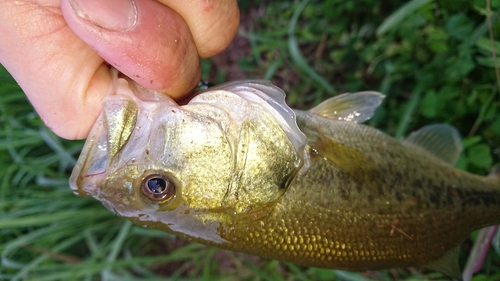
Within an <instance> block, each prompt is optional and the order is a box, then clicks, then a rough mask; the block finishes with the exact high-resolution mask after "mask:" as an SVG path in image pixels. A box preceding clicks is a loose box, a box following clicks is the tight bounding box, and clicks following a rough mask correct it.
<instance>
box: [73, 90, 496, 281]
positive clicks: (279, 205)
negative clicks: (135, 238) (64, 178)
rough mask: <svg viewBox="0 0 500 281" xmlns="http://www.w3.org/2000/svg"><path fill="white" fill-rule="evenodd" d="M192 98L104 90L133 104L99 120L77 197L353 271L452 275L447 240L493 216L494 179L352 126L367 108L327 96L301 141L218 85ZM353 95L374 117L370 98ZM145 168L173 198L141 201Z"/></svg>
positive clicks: (241, 246) (305, 123) (307, 119)
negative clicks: (181, 101)
mask: <svg viewBox="0 0 500 281" xmlns="http://www.w3.org/2000/svg"><path fill="white" fill-rule="evenodd" d="M242 83H244V82H242ZM257 84H258V83H257ZM233 86H234V85H233ZM233 86H231V87H233ZM256 87H257V86H256ZM138 92H144V90H143V89H140V88H138V90H135V91H134V95H137V94H138ZM368 96H370V95H368ZM372 96H373V97H375V96H374V95H372ZM273 98H276V97H275V96H273ZM141 99H142V100H141ZM148 99H149V100H148ZM116 100H119V102H117V101H116ZM144 100H145V101H144ZM194 100H195V101H196V102H194V103H193V104H188V105H186V106H183V107H179V106H177V105H176V104H175V103H174V102H173V101H171V100H168V99H166V98H163V97H160V96H157V95H154V93H149V95H148V94H144V93H143V95H142V97H141V96H140V93H139V98H135V97H134V96H133V95H131V96H128V97H122V96H120V97H112V98H110V99H109V100H108V102H107V103H108V104H117V103H118V104H120V103H123V107H124V108H125V107H126V108H129V109H127V110H129V111H130V110H131V109H130V108H134V106H132V104H138V105H139V106H137V109H135V110H136V111H135V113H130V114H125V115H123V114H121V113H120V114H121V115H120V114H118V113H119V112H120V111H119V110H115V111H107V112H108V113H109V114H108V117H107V119H101V121H99V122H101V123H100V124H99V122H98V124H97V125H96V127H95V129H94V130H93V132H92V133H91V138H90V139H89V140H88V141H87V142H88V143H89V145H88V146H87V145H86V147H85V148H84V151H83V152H82V156H81V159H80V160H79V164H78V165H77V167H76V168H75V171H74V173H73V175H72V179H71V182H72V183H71V184H72V187H73V189H74V190H75V192H77V193H78V194H80V195H91V196H94V197H95V198H96V199H98V200H100V201H101V202H103V204H104V205H105V206H107V207H108V208H109V209H110V210H112V211H114V212H115V213H117V214H118V215H120V216H123V217H125V218H128V219H130V220H132V221H134V222H135V223H137V224H140V225H145V226H149V227H154V228H158V229H162V230H164V231H168V232H171V233H174V234H176V235H178V236H181V237H184V238H187V239H191V240H195V241H198V242H202V243H206V244H211V245H216V246H219V247H222V248H226V249H230V250H235V251H241V252H246V253H250V254H255V255H259V256H262V257H266V258H271V259H279V260H285V261H291V262H294V263H297V264H301V265H307V266H315V267H323V268H336V269H345V270H357V271H359V270H367V269H383V268H395V267H409V266H425V267H429V266H430V267H431V268H437V269H438V270H439V267H442V266H449V267H451V269H450V270H448V269H443V270H440V271H442V272H445V273H447V274H452V275H453V274H454V275H457V274H456V270H457V269H456V268H455V267H456V260H455V259H456V257H454V248H456V246H457V245H459V244H460V243H461V242H462V241H463V240H464V239H465V238H466V237H467V235H468V234H469V233H470V232H471V231H472V230H474V229H478V228H480V227H483V226H487V225H492V224H496V223H499V222H500V216H499V211H500V210H499V209H500V192H499V191H500V182H499V180H498V179H497V178H496V177H480V176H476V175H472V174H469V173H467V172H464V171H460V170H458V169H456V168H454V167H453V166H452V165H451V164H450V163H447V162H445V161H442V160H441V159H439V157H437V156H436V155H433V154H432V153H431V152H429V151H428V149H426V148H425V146H419V143H411V142H406V143H405V142H401V141H398V140H395V139H393V138H391V137H389V136H388V135H386V134H384V133H382V132H380V131H378V130H376V129H373V128H370V127H368V126H365V125H362V124H358V123H356V122H354V121H356V120H358V121H359V120H361V119H359V118H362V117H363V116H361V117H359V118H358V117H354V119H355V120H354V121H353V120H351V119H349V118H350V117H349V118H347V117H345V118H337V119H341V120H333V119H335V117H336V115H335V114H333V113H332V114H331V115H329V114H330V113H331V108H330V107H331V105H328V104H326V106H323V107H321V106H319V107H317V108H316V110H315V109H313V110H311V111H295V114H296V121H297V124H298V128H300V131H301V132H303V133H304V134H305V136H306V137H307V142H306V143H304V144H303V145H300V140H297V139H300V137H296V139H295V140H294V141H290V139H293V138H294V137H293V136H292V137H290V134H288V135H287V134H286V133H284V132H283V131H286V129H283V128H284V127H286V128H288V127H287V125H286V124H285V125H283V124H282V123H280V122H277V121H276V118H277V117H276V115H273V114H268V113H267V109H262V108H260V107H259V106H256V105H251V106H252V108H251V110H246V109H245V106H247V105H246V104H245V101H244V100H241V99H240V98H236V97H233V96H231V95H230V94H229V93H226V92H217V93H213V95H210V96H209V95H206V96H205V97H204V98H199V99H198V100H196V99H194ZM225 102H228V104H225ZM351 102H352V101H348V102H347V105H349V104H351ZM206 103H208V104H210V105H207V104H206ZM360 103H361V104H363V103H365V104H368V106H367V107H368V108H369V109H366V110H361V112H362V113H361V115H363V114H364V115H366V116H368V115H369V116H371V114H372V113H373V110H374V109H375V108H376V107H377V106H378V103H379V102H378V103H372V102H369V101H366V100H362V101H361V102H360ZM332 104H333V105H334V106H333V107H334V108H335V106H337V107H338V108H339V109H341V108H342V107H341V106H339V104H338V101H337V104H336V103H332ZM351 105H352V104H351ZM343 106H345V104H344V105H343ZM356 108H358V107H356ZM245 110H246V111H245ZM132 111H134V109H132ZM284 111H286V108H285V110H284ZM340 111H342V110H340ZM347 111H349V110H347ZM113 112H117V113H113ZM352 112H356V111H352ZM245 114H246V115H249V116H250V117H248V118H247V117H246V115H245ZM130 116H136V117H135V118H136V119H135V120H137V121H136V122H137V123H135V124H133V125H130V124H129V123H131V121H130V120H133V118H131V117H130ZM325 116H326V117H325ZM346 116H347V115H346ZM349 116H350V115H349ZM369 116H368V118H369ZM365 119H366V118H365ZM144 120H150V121H147V122H146V121H144ZM109 124H115V125H114V128H115V129H116V128H117V127H118V128H119V127H120V126H121V127H123V130H122V131H120V130H118V131H117V132H114V131H113V130H110V129H109V128H108V129H107V128H106V126H107V125H108V126H109ZM120 124H121V125H120ZM131 126H132V127H133V130H131V129H130V128H132V127H131ZM440 128H442V129H443V130H447V129H446V127H440ZM289 129H290V128H289ZM290 130H291V131H294V129H293V128H291V129H290ZM115 131H116V130H115ZM427 131H430V130H427ZM123 132H125V133H123ZM126 135H128V136H126ZM110 141H111V142H110ZM113 143H114V146H113ZM450 145H451V144H450ZM105 146H108V147H109V149H100V150H99V149H97V148H96V147H105ZM117 146H118V147H117ZM108 150H109V151H108ZM437 154H439V153H437ZM451 158H453V157H451ZM301 159H304V161H305V163H303V161H302V160H301ZM96 163H99V164H98V165H97V164H96ZM150 175H159V176H161V177H164V178H166V179H168V180H169V181H170V183H171V184H172V185H173V186H175V194H174V195H173V196H172V197H170V198H169V199H168V200H167V201H162V202H158V201H154V200H151V199H150V198H148V197H147V196H145V194H144V192H143V188H144V183H143V181H144V179H145V178H147V177H148V176H150ZM141 187H142V188H141ZM443 257H444V258H443ZM434 265H437V266H434Z"/></svg>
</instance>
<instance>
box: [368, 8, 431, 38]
mask: <svg viewBox="0 0 500 281" xmlns="http://www.w3.org/2000/svg"><path fill="white" fill-rule="evenodd" d="M430 2H431V0H412V1H410V2H408V3H406V4H405V5H404V6H402V7H401V8H399V9H398V10H397V11H396V12H394V13H392V14H391V15H390V16H389V17H388V18H387V19H385V21H384V22H383V23H382V24H381V25H380V26H379V27H378V28H377V36H382V35H384V33H387V32H388V31H389V30H391V29H393V28H396V27H398V26H399V24H400V23H401V21H403V20H404V19H405V18H407V17H408V16H410V15H411V14H413V13H414V12H415V11H416V10H418V9H419V8H420V7H422V6H424V5H426V4H428V3H430Z"/></svg>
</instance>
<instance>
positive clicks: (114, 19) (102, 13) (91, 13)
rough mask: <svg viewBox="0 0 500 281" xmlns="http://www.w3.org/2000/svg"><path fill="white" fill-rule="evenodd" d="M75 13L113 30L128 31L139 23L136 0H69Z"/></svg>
mask: <svg viewBox="0 0 500 281" xmlns="http://www.w3.org/2000/svg"><path fill="white" fill-rule="evenodd" d="M69 2H70V4H71V7H72V8H73V10H74V11H75V13H76V14H77V15H78V16H79V17H80V18H82V19H84V20H86V21H89V22H91V23H92V24H94V25H96V26H98V27H101V28H105V29H108V30H112V31H126V30H128V29H131V28H133V27H134V26H135V24H136V23H137V7H136V5H135V2H134V0H105V1H103V0H69Z"/></svg>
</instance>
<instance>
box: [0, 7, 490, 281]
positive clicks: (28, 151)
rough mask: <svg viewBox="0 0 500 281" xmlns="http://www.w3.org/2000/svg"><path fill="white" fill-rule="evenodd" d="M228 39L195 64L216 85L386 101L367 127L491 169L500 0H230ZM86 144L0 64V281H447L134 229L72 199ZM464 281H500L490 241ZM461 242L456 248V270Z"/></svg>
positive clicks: (474, 167)
mask: <svg viewBox="0 0 500 281" xmlns="http://www.w3.org/2000/svg"><path fill="white" fill-rule="evenodd" d="M240 7H241V12H242V21H241V28H240V31H239V35H238V37H237V38H236V39H235V41H234V42H233V44H232V45H231V46H230V47H229V48H228V50H227V51H225V52H224V53H222V54H221V55H219V56H217V57H215V58H213V59H209V60H203V62H202V66H203V77H204V79H206V80H208V81H210V82H213V83H221V82H225V81H228V80H235V79H251V78H264V79H271V80H272V81H273V82H274V83H275V84H277V85H278V86H280V87H282V88H283V89H284V90H285V91H286V92H287V93H288V97H287V101H288V103H289V104H290V105H292V106H294V107H296V108H302V109H306V108H310V107H311V106H313V105H315V104H317V103H319V102H320V101H322V100H324V99H326V98H328V97H331V96H333V95H336V94H339V93H343V92H356V91H361V90H378V91H380V92H382V93H384V94H386V95H387V97H386V99H385V101H384V103H383V105H382V106H381V108H379V110H378V111H377V113H376V115H375V117H374V118H373V119H372V120H370V121H369V122H368V124H369V125H372V126H375V127H377V128H379V129H381V130H383V131H385V132H387V133H388V134H390V135H393V136H395V137H397V138H400V137H403V136H405V135H407V134H408V133H409V132H411V131H413V130H415V129H418V128H420V127H422V126H424V125H427V124H431V123H438V122H439V123H450V124H453V125H454V126H456V127H457V128H458V129H459V131H460V132H461V134H462V135H463V137H464V151H463V153H462V156H461V157H460V160H459V162H458V164H457V166H458V167H459V168H461V169H465V170H469V171H471V172H473V173H477V174H482V175H485V174H487V173H488V172H489V170H490V168H491V166H492V164H494V163H498V162H500V161H499V160H500V114H498V113H499V105H500V94H499V89H500V88H499V87H500V78H499V75H500V74H499V72H498V64H499V61H498V59H497V58H496V56H497V55H498V54H499V53H500V23H499V22H498V20H499V11H500V1H498V0H497V1H495V0H491V3H490V0H412V1H405V0H385V1H382V0H363V1H361V0H360V1H352V0H351V1H349V0H327V1H314V0H310V1H307V0H301V1H292V0H286V1H250V0H242V1H240ZM82 144H83V143H82V142H77V141H65V140H62V139H60V138H57V137H56V136H55V135H53V134H52V133H51V132H50V131H49V130H48V129H47V128H46V127H45V126H44V125H43V123H42V122H41V120H40V118H39V117H38V116H37V115H36V113H35V112H34V111H33V109H32V107H31V106H30V105H29V103H28V101H27V100H26V98H25V96H24V95H23V93H22V91H21V90H20V88H19V87H18V86H17V84H16V83H15V82H14V80H13V79H12V78H11V77H10V76H9V75H8V73H7V72H6V71H5V70H4V69H0V254H1V257H0V280H13V281H14V280H50V281H52V280H107V281H111V280H121V281H124V280H148V281H149V280H165V279H164V278H167V279H169V280H446V279H447V278H446V277H443V276H442V275H440V274H439V273H435V272H427V271H422V270H421V269H415V268H410V269H397V270H385V271H380V272H365V273H351V272H344V271H333V270H324V269H316V268H308V267H300V266H297V265H293V264H289V263H284V262H278V261H270V260H265V259H261V258H258V257H253V256H249V255H245V254H240V253H233V252H228V251H223V250H219V249H216V248H213V247H207V246H203V245H199V244H196V243H189V242H187V241H184V240H181V239H179V238H176V237H174V236H172V235H169V234H166V233H162V232H160V231H156V230H153V229H146V228H142V227H139V226H135V225H132V224H131V223H129V222H126V221H124V220H122V219H120V218H118V217H115V216H114V215H113V214H112V213H111V212H109V211H108V210H106V209H105V208H104V207H103V206H102V205H101V204H100V203H99V202H97V201H95V200H92V199H85V198H79V197H76V196H75V195H73V193H72V192H71V190H70V189H69V187H68V177H69V174H70V172H71V169H72V167H73V165H74V164H75V159H76V158H77V156H78V154H79V152H80V150H81V147H82ZM499 237H500V236H499V235H497V237H496V238H495V239H494V247H493V248H492V250H491V251H490V253H489V254H488V257H487V259H486V261H485V264H484V266H483V269H482V270H481V272H480V273H479V274H478V275H476V276H475V278H474V279H473V280H475V281H483V280H500V255H499V253H500V243H499V241H500V239H499ZM473 239H474V234H472V236H471V240H468V241H465V242H464V244H463V247H462V248H463V250H462V256H461V263H462V265H463V263H464V262H465V259H466V257H467V254H468V252H469V251H470V247H471V244H472V241H473Z"/></svg>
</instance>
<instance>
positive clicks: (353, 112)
mask: <svg viewBox="0 0 500 281" xmlns="http://www.w3.org/2000/svg"><path fill="white" fill-rule="evenodd" d="M383 98H384V95H382V94H380V93H377V92H359V93H355V94H342V95H338V96H336V97H333V98H330V99H327V100H326V101H324V102H322V103H320V104H318V105H317V106H316V107H314V108H312V109H311V110H309V112H311V113H314V114H316V115H319V116H321V117H324V118H328V119H333V120H340V121H348V122H355V123H361V122H364V121H366V120H368V119H370V118H371V117H372V116H373V113H374V112H375V109H377V107H378V106H379V105H380V103H381V102H382V99H383Z"/></svg>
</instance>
